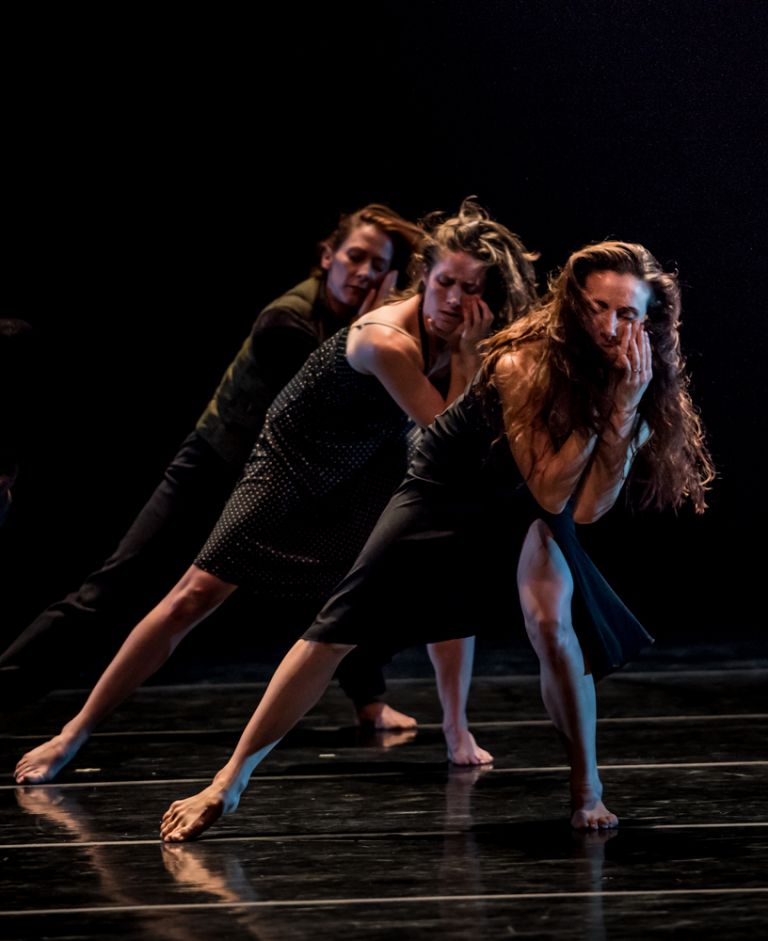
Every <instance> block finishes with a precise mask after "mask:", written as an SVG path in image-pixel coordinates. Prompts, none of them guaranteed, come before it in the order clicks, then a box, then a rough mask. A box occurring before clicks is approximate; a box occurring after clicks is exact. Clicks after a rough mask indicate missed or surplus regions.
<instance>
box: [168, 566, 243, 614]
mask: <svg viewBox="0 0 768 941" xmlns="http://www.w3.org/2000/svg"><path fill="white" fill-rule="evenodd" d="M233 590H234V586H232V585H230V584H229V583H228V582H223V581H222V580H221V579H220V578H217V577H216V576H215V575H211V574H210V573H209V572H203V571H202V569H198V568H196V567H194V566H193V567H192V568H191V569H190V570H189V571H188V572H187V573H186V574H185V575H184V577H183V578H182V579H181V581H180V582H179V583H178V585H176V587H175V588H174V589H173V591H172V592H171V594H170V595H169V597H168V609H169V612H168V613H169V615H170V616H171V617H172V618H174V619H179V620H184V619H188V618H190V617H197V616H202V615H203V614H205V613H207V612H208V611H210V610H212V609H213V608H215V607H216V606H217V605H219V604H221V602H222V601H223V600H224V599H225V598H226V597H227V596H228V595H229V594H231V592H232V591H233Z"/></svg>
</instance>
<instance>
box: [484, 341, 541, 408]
mask: <svg viewBox="0 0 768 941" xmlns="http://www.w3.org/2000/svg"><path fill="white" fill-rule="evenodd" d="M543 355H544V341H543V340H535V341H533V342H532V343H523V344H521V345H520V346H519V347H517V348H516V349H513V350H510V351H509V352H508V353H505V354H504V355H503V356H501V357H499V359H498V361H497V363H496V365H495V367H494V372H493V377H494V380H495V382H496V386H497V388H498V389H499V392H501V394H502V395H505V394H506V395H509V394H512V393H514V392H516V391H518V390H520V389H527V388H528V387H529V385H530V382H531V380H532V378H533V376H534V374H535V373H536V372H537V371H538V369H539V368H540V366H541V361H542V357H543Z"/></svg>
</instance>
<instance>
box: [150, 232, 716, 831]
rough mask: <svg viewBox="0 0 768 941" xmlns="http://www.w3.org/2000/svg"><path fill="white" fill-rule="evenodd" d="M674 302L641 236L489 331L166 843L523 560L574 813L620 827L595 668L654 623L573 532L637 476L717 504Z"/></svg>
mask: <svg viewBox="0 0 768 941" xmlns="http://www.w3.org/2000/svg"><path fill="white" fill-rule="evenodd" d="M679 313H680V301H679V292H678V286H677V282H676V279H675V277H674V276H673V275H669V274H665V273H664V272H663V271H662V270H661V268H660V267H659V265H658V263H657V262H656V260H655V259H654V258H653V257H652V256H651V254H650V253H649V252H648V251H647V250H646V249H645V248H643V247H642V246H640V245H633V244H627V243H622V242H606V243H601V244H598V245H594V246H588V247H586V248H584V249H582V250H581V251H579V252H576V253H575V254H573V255H572V256H571V257H570V258H569V259H568V262H567V264H566V265H565V268H564V269H563V271H562V272H561V273H560V275H559V276H558V277H557V278H556V279H555V280H554V281H553V283H552V286H551V292H550V295H549V297H548V299H547V300H546V301H545V302H543V303H542V304H541V305H540V306H538V307H537V308H536V309H535V310H534V311H532V312H531V313H530V314H529V315H528V316H527V317H524V318H523V319H521V320H520V321H518V322H516V323H513V324H511V325H510V326H509V327H507V328H506V329H504V330H502V331H500V332H499V333H498V334H496V336H495V337H493V338H492V339H491V340H489V341H488V342H487V343H486V344H485V348H484V360H483V366H482V368H481V370H480V372H479V374H478V377H477V379H476V381H475V383H474V384H473V386H472V387H471V389H470V390H469V391H468V392H467V393H466V394H465V395H464V396H462V397H461V398H460V399H459V400H458V401H457V402H456V403H455V404H454V406H453V407H452V408H450V409H448V410H447V411H446V412H445V413H444V414H443V415H441V416H439V417H438V419H437V420H436V421H435V423H434V424H433V425H432V427H431V428H429V429H428V431H426V432H425V433H424V435H423V436H422V439H421V444H420V447H419V450H418V452H417V454H416V456H415V458H414V460H413V462H412V464H411V467H410V469H409V473H408V476H407V478H406V480H405V481H404V483H403V484H402V485H401V487H400V488H399V489H398V490H397V491H396V493H395V494H394V496H393V497H392V500H391V501H390V503H389V505H388V506H387V508H386V510H385V511H384V513H383V515H382V517H381V519H380V520H379V522H378V524H377V526H376V528H375V529H374V531H373V532H372V534H371V537H370V539H369V540H368V542H367V544H366V546H365V548H364V550H363V552H362V553H361V554H360V556H359V557H358V560H357V562H356V563H355V565H354V567H353V568H352V570H351V571H350V572H349V574H348V575H347V576H346V577H345V578H344V579H343V581H342V582H341V583H340V585H339V586H338V587H337V589H336V591H335V592H334V594H333V595H332V597H331V598H330V599H329V601H328V602H327V603H326V605H325V607H324V608H323V610H322V611H321V612H320V614H319V615H318V617H317V618H316V620H315V622H314V624H313V625H312V626H311V628H310V629H309V631H308V632H307V633H306V634H305V635H304V637H303V638H302V639H301V640H299V641H297V643H296V644H295V645H294V647H293V648H292V649H291V650H290V651H289V653H288V654H287V655H286V657H285V659H284V660H283V662H282V663H281V664H280V666H279V667H278V669H277V672H276V673H275V675H274V677H273V679H272V681H271V682H270V684H269V686H268V687H267V690H266V692H265V693H264V696H263V698H262V700H261V702H260V704H259V706H258V707H257V709H256V711H255V713H254V715H253V717H252V718H251V720H250V722H249V723H248V725H247V727H246V729H245V731H244V732H243V734H242V736H241V738H240V741H239V743H238V744H237V746H236V748H235V751H234V753H233V755H232V757H231V758H230V760H229V761H228V762H227V764H226V765H225V766H224V767H223V768H222V769H221V770H220V771H219V772H218V774H217V775H216V776H215V777H214V779H213V783H212V784H211V785H209V786H208V787H207V788H205V789H204V790H203V791H201V792H200V793H198V794H196V795H195V796H193V797H190V798H187V799H185V800H180V801H176V802H174V803H173V804H171V806H170V808H169V810H168V811H167V812H166V814H165V816H164V817H163V821H162V825H161V835H162V837H163V839H165V840H169V841H184V840H188V839H192V838H194V837H195V836H197V835H199V834H200V833H202V832H203V831H204V830H205V829H207V828H208V827H209V826H210V825H211V824H212V823H213V822H214V821H215V820H216V819H217V818H218V817H219V816H220V815H221V814H222V813H232V812H233V811H234V810H235V809H236V808H237V805H238V802H239V799H240V795H241V794H242V792H243V790H244V788H245V787H246V785H247V782H248V780H249V777H250V775H251V773H252V772H253V769H254V768H255V767H256V765H258V764H259V762H260V761H261V760H262V759H263V758H264V757H265V756H266V755H267V754H268V753H269V751H270V750H271V749H272V748H273V747H274V745H275V744H276V743H277V742H278V741H279V740H280V738H281V737H282V736H283V735H284V734H285V733H286V732H287V731H288V730H289V729H290V728H291V727H292V726H293V725H294V724H295V722H296V721H297V720H298V719H299V718H300V717H301V716H302V715H303V714H304V713H305V712H306V711H307V710H308V709H309V708H311V706H312V705H313V704H314V703H315V702H316V700H317V699H318V697H319V696H320V695H321V693H322V692H323V690H324V689H325V687H326V685H327V683H328V680H329V678H330V676H331V675H332V673H333V671H334V670H335V669H336V666H337V664H338V663H339V662H340V660H341V659H342V658H343V657H344V656H345V655H346V654H347V653H348V652H349V651H350V650H352V649H353V647H354V646H355V645H357V644H365V645H368V646H384V647H387V648H395V649H396V648H399V647H402V646H405V645H408V644H413V643H420V642H424V641H435V640H437V639H439V638H446V637H460V636H462V635H465V634H469V633H471V632H473V630H474V626H475V624H476V623H482V622H483V621H484V620H485V619H489V620H490V621H491V623H498V622H499V621H500V620H501V621H502V622H503V620H504V618H505V611H506V610H507V609H508V608H509V605H510V604H511V603H512V599H511V597H510V594H509V591H508V589H507V586H508V585H509V582H510V579H511V577H512V572H513V570H514V569H515V568H516V569H517V587H518V596H519V600H520V603H521V605H522V609H523V614H524V617H525V625H526V629H527V632H528V634H529V637H530V640H531V643H532V645H533V647H534V650H535V651H536V654H537V655H538V657H539V660H540V664H541V687H542V694H543V699H544V703H545V706H546V708H547V711H548V712H549V715H550V717H551V718H552V720H553V722H554V724H555V726H556V728H557V730H558V731H559V733H560V735H561V736H562V738H563V740H564V743H565V747H566V751H567V754H568V759H569V762H570V768H571V774H570V789H571V805H572V816H571V824H572V826H573V827H575V828H585V829H598V828H611V827H614V826H616V825H617V823H618V820H617V818H616V816H615V815H614V814H613V813H612V812H611V811H609V810H608V808H607V807H606V806H605V804H604V803H603V800H602V785H601V783H600V777H599V774H598V769H597V758H596V750H595V725H596V709H595V687H594V680H595V679H598V678H600V677H601V676H602V675H604V674H605V673H606V672H608V671H610V670H612V669H616V668H617V667H619V666H621V665H622V664H623V663H624V662H626V660H627V659H628V658H630V657H631V656H633V655H634V653H635V652H636V651H637V650H638V649H639V648H640V647H641V646H642V645H644V644H645V643H647V642H649V641H650V637H649V635H648V634H646V632H645V630H644V629H643V628H642V626H641V625H640V624H639V623H638V622H637V621H636V620H635V618H634V617H633V616H632V614H631V613H630V612H629V611H628V610H627V609H626V608H625V607H624V605H623V604H622V602H621V601H620V600H619V599H618V597H617V596H616V595H615V594H614V593H613V592H612V590H611V589H610V588H609V586H608V585H607V584H606V583H605V581H604V580H603V579H602V577H601V576H600V574H599V573H598V572H597V570H596V569H595V567H594V566H593V564H592V563H591V561H590V560H589V558H588V557H587V555H586V553H585V552H584V550H583V549H582V548H581V546H580V545H579V543H578V541H577V539H576V536H575V527H574V522H578V523H591V522H593V521H594V520H596V519H598V518H599V517H600V516H602V515H603V514H604V513H605V512H606V511H607V510H608V509H609V508H610V507H611V506H612V505H613V503H614V502H615V500H616V498H617V496H618V494H619V491H620V490H621V489H622V486H623V485H624V483H625V481H626V480H627V478H628V477H629V476H630V472H632V478H633V481H632V483H633V486H632V487H631V489H632V490H633V491H634V485H636V487H637V490H638V493H637V494H636V495H635V496H636V497H637V499H638V500H639V504H640V506H656V507H661V506H665V505H671V506H678V505H679V504H680V503H681V502H682V501H683V500H684V499H685V498H689V499H690V500H691V501H692V502H693V504H694V506H695V508H696V510H697V511H702V510H703V509H704V507H705V491H706V489H707V486H708V484H709V482H710V481H711V480H712V476H713V471H712V465H711V462H710V459H709V456H708V453H707V450H706V446H705V444H704V439H703V432H702V428H701V424H700V421H699V418H698V415H697V413H696V411H695V410H694V407H693V405H692V403H691V400H690V397H689V395H688V392H687V380H686V376H685V370H684V364H683V360H682V357H681V354H680V346H679V338H678V327H679ZM447 576H448V577H450V587H449V586H448V585H447V584H446V577H447ZM414 582H417V583H418V584H419V585H429V586H430V587H431V588H432V590H431V591H430V592H425V591H414V590H413V588H412V585H413V583H414ZM436 589H437V590H436ZM406 593H407V594H406ZM406 597H407V604H406V603H405V600H406ZM572 599H573V600H574V601H577V602H578V604H577V605H576V606H575V613H576V615H577V616H578V619H573V620H572V618H571V601H572ZM396 630H397V633H396V634H395V633H394V631H396Z"/></svg>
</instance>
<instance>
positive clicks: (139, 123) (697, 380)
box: [0, 0, 768, 640]
mask: <svg viewBox="0 0 768 941" xmlns="http://www.w3.org/2000/svg"><path fill="white" fill-rule="evenodd" d="M259 10H261V11H262V12H258V11H259ZM767 42H768V4H765V3H764V2H762V0H728V2H718V0H700V2H690V0H688V2H684V3H681V2H677V3H674V4H661V3H656V2H637V0H636V2H605V0H603V2H592V3H589V2H577V0H573V2H564V0H544V2H520V0H507V2H495V3H493V2H477V0H475V2H466V3H463V4H462V3H457V2H452V0H448V2H446V0H443V2H413V3H411V4H402V3H389V4H386V5H384V4H380V5H378V6H377V5H375V4H367V5H359V4H358V5H354V6H345V5H330V6H329V5H323V8H322V10H320V9H318V10H317V11H316V12H314V13H311V14H304V13H299V11H298V9H296V8H293V7H292V6H289V5H285V6H280V7H279V8H278V9H270V10H269V13H268V15H267V11H266V8H264V7H256V8H252V9H251V12H250V13H249V15H248V16H247V17H246V15H245V14H237V15H236V14H234V13H226V12H223V11H221V10H219V11H217V12H215V13H214V12H213V11H212V10H209V11H206V12H203V13H200V12H198V13H192V12H190V9H189V8H187V9H183V10H182V11H180V12H179V13H178V15H175V14H170V13H163V14H158V13H157V12H153V13H152V14H149V13H147V14H144V15H142V16H141V17H139V15H138V14H135V13H131V12H130V11H129V10H126V11H125V12H124V13H123V14H117V13H115V12H114V11H113V12H111V13H109V14H108V15H106V14H101V13H89V14H88V16H87V17H85V16H83V15H82V14H76V13H74V12H73V11H71V10H68V11H66V13H61V12H58V13H50V12H49V13H47V14H46V18H45V19H42V18H40V19H37V20H34V21H32V20H28V21H26V22H24V23H18V24H11V23H8V30H7V31H6V37H5V45H6V47H7V53H8V63H9V67H8V72H9V75H10V79H9V81H8V82H7V83H6V92H7V96H6V97H7V99H9V100H10V106H9V108H8V110H7V113H6V120H5V124H6V132H7V133H6V135H5V139H6V143H5V154H4V156H5V158H6V161H7V162H8V163H7V169H6V171H5V174H4V177H5V184H6V185H5V187H4V189H5V191H6V192H5V195H6V203H7V206H6V208H7V210H8V211H7V213H6V214H5V215H6V219H5V221H6V226H5V228H6V243H7V251H8V255H7V257H6V258H5V259H4V260H5V262H6V265H5V270H6V276H5V288H6V297H5V302H6V303H5V310H4V311H3V313H4V314H5V315H16V316H22V317H24V318H26V319H27V320H29V321H30V322H31V323H32V324H33V325H34V326H35V328H36V330H37V333H38V338H39V341H40V342H39V347H40V349H39V353H38V357H37V361H36V366H35V369H34V373H33V382H32V387H33V392H32V393H31V395H32V397H33V399H34V401H33V403H32V404H33V405H36V407H37V419H36V428H35V433H34V436H33V443H32V446H31V447H30V449H29V452H28V454H27V458H26V461H25V466H24V469H23V474H22V476H21V478H20V480H19V483H18V485H17V488H16V491H15V501H16V502H15V505H14V512H13V513H12V515H11V517H10V518H9V521H8V523H7V525H6V527H5V528H4V529H3V530H2V532H0V562H1V563H2V579H3V581H2V590H3V600H2V611H1V612H0V614H1V615H2V619H3V622H2V633H3V634H6V635H8V636H11V635H13V634H15V633H16V632H17V630H18V629H19V628H20V627H21V626H23V624H24V623H26V621H27V620H28V619H30V618H31V617H32V616H33V615H34V614H36V613H37V611H38V610H39V609H40V608H41V607H42V606H43V605H44V604H45V603H47V602H49V601H51V600H53V599H54V598H56V597H58V596H59V595H61V594H62V593H63V592H65V591H66V590H69V589H71V588H73V587H74V586H75V585H76V584H78V583H79V580H80V578H81V577H82V576H83V575H84V574H85V573H86V572H87V571H88V570H89V569H90V567H91V566H93V565H95V564H97V563H98V562H99V561H101V560H102V559H103V558H104V557H105V556H106V554H108V552H109V551H110V550H111V548H112V546H113V544H114V542H115V541H116V539H117V537H119V536H120V535H121V534H122V532H123V531H124V529H125V528H126V526H127V525H128V523H129V522H130V521H131V520H132V519H133V517H134V515H135V514H136V512H137V511H138V509H139V508H140V506H141V505H142V503H143V501H144V500H145V499H146V497H147V495H148V494H149V492H150V491H151V490H152V488H153V487H154V485H155V484H156V482H157V481H158V479H159V477H160V475H161V473H162V470H163V468H164V466H165V465H166V463H167V462H168V460H169V459H170V458H171V457H172V456H173V454H174V453H175V451H176V449H177V446H178V444H179V442H180V440H181V439H182V438H183V437H184V436H185V435H186V434H187V432H188V431H189V430H190V429H191V428H192V426H193V424H194V422H195V420H196V418H197V417H198V415H199V413H200V412H201V411H202V409H203V407H204V406H205V404H206V402H207V400H208V398H209V397H210V394H211V393H212V391H213V389H214V388H215V386H216V383H217V381H218V379H219V376H220V374H221V373H222V371H223V369H224V368H225V367H226V365H227V364H228V363H229V361H230V360H231V359H232V357H233V355H234V353H235V352H236V350H237V349H238V348H239V346H240V343H241V342H242V340H243V338H244V337H245V335H246V334H247V332H248V330H249V328H250V324H251V322H252V320H253V318H254V316H255V314H256V312H257V311H258V309H259V308H260V307H261V306H262V305H263V304H265V303H266V302H267V301H269V300H270V299H272V298H273V297H274V296H276V295H277V294H279V293H281V292H282V291H283V290H284V289H286V288H287V287H288V286H290V285H292V284H294V283H295V282H297V281H299V280H301V279H302V277H304V275H305V272H306V271H307V268H308V266H309V265H310V263H311V262H312V260H313V247H314V244H315V242H316V241H317V240H318V239H319V238H321V237H322V236H323V235H325V234H327V232H328V231H329V230H330V229H331V228H332V227H333V225H334V223H335V220H336V217H337V214H338V212H339V211H340V210H352V209H355V208H357V207H358V206H360V205H362V204H364V203H365V202H368V201H381V202H386V203H388V204H390V205H392V206H393V207H394V208H396V209H397V210H399V211H400V212H402V213H403V214H404V215H406V216H412V217H415V216H419V215H421V214H423V213H425V212H428V211H430V210H432V209H436V208H441V209H449V210H452V209H455V208H456V207H457V205H458V203H459V201H460V200H461V198H462V197H464V196H466V195H468V194H477V196H478V197H479V199H480V201H481V202H482V203H483V204H485V205H486V206H487V207H489V209H490V210H491V212H492V213H493V214H494V216H495V217H496V218H498V219H500V220H501V221H503V222H505V223H506V224H508V225H509V226H510V227H511V228H513V229H515V230H516V231H517V232H519V233H520V235H521V236H522V237H523V239H524V241H525V242H526V244H527V245H528V246H529V247H530V248H532V249H537V250H538V251H540V252H541V261H540V262H539V264H538V270H539V273H540V282H541V283H543V282H544V280H545V276H546V273H547V272H548V271H551V270H552V269H554V268H555V267H556V266H557V265H558V264H560V263H562V261H563V260H564V259H565V257H566V256H567V254H568V253H569V252H570V251H572V250H574V249H575V248H578V247H579V246H581V245H582V244H584V243H585V242H588V241H594V240H599V239H603V238H606V237H609V236H612V237H618V238H622V239H626V240H633V241H640V242H642V243H644V244H646V245H647V246H648V247H649V248H650V249H651V250H652V251H653V252H654V254H656V256H657V257H658V258H659V259H660V260H661V261H662V262H663V263H664V264H665V265H668V266H676V267H677V268H678V269H679V272H680V276H681V279H682V283H683V285H684V294H683V308H684V332H683V343H684V348H685V350H686V352H687V356H688V360H689V364H690V367H691V372H692V375H693V394H694V397H695V399H696V401H697V403H698V404H699V406H700V408H701V411H702V413H703V416H704V418H705V421H706V424H707V427H708V429H709V433H710V438H711V445H712V449H713V452H714V455H715V459H716V461H717V464H718V468H719V473H720V479H719V480H718V482H717V484H716V487H715V489H714V490H713V492H712V499H711V510H710V511H709V512H708V513H707V514H706V515H705V516H704V517H701V518H694V516H693V514H691V513H690V512H688V511H684V512H682V513H681V514H680V515H679V516H678V517H677V518H675V517H674V515H673V514H663V515H658V514H645V515H644V516H643V517H642V518H641V517H632V516H630V515H629V514H628V513H627V512H625V511H624V510H622V509H618V508H617V509H616V510H614V511H613V512H612V514H611V516H609V517H608V518H606V519H605V520H604V521H602V522H601V523H600V524H599V525H598V526H596V527H594V528H592V529H591V530H590V531H589V532H587V533H586V534H585V539H586V541H587V542H588V544H589V547H590V549H591V551H592V552H593V554H594V556H595V558H596V559H597V560H598V562H599V564H600V565H601V567H602V568H603V570H604V571H605V573H606V575H607V576H608V578H609V580H610V581H611V582H612V583H613V584H615V585H616V586H617V588H618V589H619V590H620V592H621V593H622V594H623V595H624V596H625V597H626V599H627V600H628V601H629V603H630V604H631V606H632V607H633V608H634V609H636V610H637V612H638V613H639V615H640V616H641V618H642V619H643V620H644V622H645V623H646V624H647V625H648V627H649V629H650V630H651V631H652V632H653V633H655V634H656V635H657V636H658V637H659V638H660V639H662V640H664V639H665V638H675V637H677V636H684V637H686V638H689V639H691V640H698V639H699V638H701V639H704V640H705V639H708V638H716V637H722V636H729V637H732V636H737V635H738V636H746V637H749V636H750V634H752V636H755V637H757V636H758V635H757V632H758V627H759V622H760V621H761V620H762V608H761V607H760V606H759V605H760V602H761V600H762V599H761V594H762V588H761V584H762V579H764V578H765V575H764V571H763V567H762V566H760V567H758V562H759V560H760V557H761V555H764V553H763V552H762V550H761V548H760V543H759V540H760V537H761V535H762V534H763V533H764V532H765V527H766V507H767V501H766V488H765V485H764V469H763V454H764V451H763V449H764V442H765V430H766V429H765V413H766V401H765V395H764V387H765V373H764V363H765V361H766V353H767V352H768V351H767V350H766V333H767V332H768V330H767V328H766V310H765V306H766V304H765V293H766V292H765V287H766V274H765V270H766V266H765V258H766V248H767V247H768V246H767V245H766V241H767V240H766V234H765V229H766V222H767V221H768V213H766V202H765V190H766V183H765V168H766V165H768V161H767V160H766V146H765V144H766V130H765V129H766V126H768V125H767V123H766V122H767V117H766V105H765V102H766V93H767V92H768V88H767V87H766V85H767V84H768V83H766V43H767ZM755 537H756V538H757V540H758V542H757V543H755V542H754V538H755ZM478 551H482V550H481V547H478ZM459 565H460V562H458V561H457V566H459ZM451 577H452V575H451V573H446V587H447V586H448V585H449V584H450V579H451ZM510 604H511V605H516V601H515V599H514V597H511V598H510Z"/></svg>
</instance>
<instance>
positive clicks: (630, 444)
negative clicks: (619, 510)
mask: <svg viewBox="0 0 768 941" xmlns="http://www.w3.org/2000/svg"><path fill="white" fill-rule="evenodd" d="M647 437H648V431H647V427H646V426H643V427H642V428H640V429H638V418H637V410H636V409H627V410H618V409H617V410H614V412H613V413H612V414H611V415H610V416H609V418H608V420H607V422H606V424H605V427H604V428H603V430H602V432H601V433H600V436H599V439H598V442H597V446H596V448H595V453H594V456H593V459H592V461H591V462H590V465H589V468H588V469H587V472H586V474H585V475H584V480H583V482H582V485H581V488H580V490H579V495H578V497H577V499H576V503H575V505H574V512H573V515H574V519H575V520H576V522H579V523H590V522H594V521H595V520H597V519H599V518H600V517H601V516H603V514H605V513H607V512H608V510H610V508H611V507H612V506H613V504H614V503H615V502H616V500H617V498H618V496H619V493H620V492H621V488H622V487H623V486H624V481H625V480H626V479H627V476H628V475H629V471H630V469H631V467H632V462H633V460H634V457H635V454H636V453H637V451H638V449H639V447H640V446H641V445H642V444H643V443H644V442H645V440H647Z"/></svg>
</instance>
